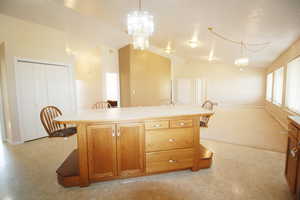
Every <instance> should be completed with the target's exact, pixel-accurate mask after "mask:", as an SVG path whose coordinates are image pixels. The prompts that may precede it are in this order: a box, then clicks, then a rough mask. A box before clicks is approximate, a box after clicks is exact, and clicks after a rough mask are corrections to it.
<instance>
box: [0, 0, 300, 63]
mask: <svg viewBox="0 0 300 200" xmlns="http://www.w3.org/2000/svg"><path fill="white" fill-rule="evenodd" d="M137 7H138V0H1V1H0V13H3V14H6V15H10V16H14V17H18V18H22V19H24V20H30V21H33V22H36V23H40V24H44V25H47V26H50V27H53V28H57V29H60V30H64V31H66V32H69V33H70V34H77V35H80V36H83V37H85V38H86V39H87V40H92V41H93V42H95V43H97V42H99V43H100V42H101V43H104V44H106V45H109V46H112V47H115V48H119V47H122V46H124V45H126V44H128V43H129V42H130V37H129V36H128V35H127V34H126V15H127V13H128V12H130V11H132V10H135V9H136V8H137ZM142 8H143V9H144V10H147V11H149V12H150V13H151V14H152V15H153V16H154V21H155V33H154V35H153V36H152V37H151V41H150V42H151V45H154V46H156V47H158V48H165V47H166V45H167V44H168V43H170V44H171V47H172V49H174V50H175V53H174V54H175V55H178V56H180V57H183V58H186V59H191V60H207V58H208V55H209V54H210V53H211V52H212V51H213V54H214V55H213V56H214V57H215V58H216V59H218V60H219V62H224V63H229V64H230V63H233V62H234V59H235V58H237V57H239V54H240V47H239V46H238V45H235V44H231V43H228V42H226V41H223V40H221V39H219V38H216V37H214V36H212V35H211V34H210V33H209V32H208V30H207V28H208V27H214V30H215V31H216V32H218V33H221V34H222V35H224V36H226V37H228V38H231V39H234V40H238V41H241V40H243V41H246V42H251V43H261V42H270V45H268V46H267V47H266V48H264V49H263V50H262V51H259V52H256V53H253V52H247V54H248V56H249V58H250V66H253V67H266V66H267V65H268V64H270V63H271V62H272V61H273V60H274V59H275V58H276V57H277V56H279V55H280V53H281V52H283V51H284V50H285V49H286V48H287V47H288V46H290V45H291V44H292V43H293V42H294V41H295V40H296V39H298V38H299V37H300V1H299V0H249V1H241V0H226V1H224V0H210V1H207V0H143V1H142ZM1 28H2V27H1ZM193 37H197V38H198V40H199V41H200V46H199V47H198V48H194V49H192V48H190V47H189V46H188V45H187V43H186V42H187V41H188V40H190V39H192V38H193ZM256 49H257V47H253V48H252V50H256Z"/></svg>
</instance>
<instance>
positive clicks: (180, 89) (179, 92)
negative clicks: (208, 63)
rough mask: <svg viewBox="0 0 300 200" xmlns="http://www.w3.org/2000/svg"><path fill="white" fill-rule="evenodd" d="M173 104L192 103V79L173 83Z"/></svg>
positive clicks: (178, 80)
mask: <svg viewBox="0 0 300 200" xmlns="http://www.w3.org/2000/svg"><path fill="white" fill-rule="evenodd" d="M174 92H175V94H174V96H175V102H176V103H178V104H192V103H193V102H194V101H193V100H194V94H193V92H194V85H193V80H192V79H177V80H176V81H175V91H174Z"/></svg>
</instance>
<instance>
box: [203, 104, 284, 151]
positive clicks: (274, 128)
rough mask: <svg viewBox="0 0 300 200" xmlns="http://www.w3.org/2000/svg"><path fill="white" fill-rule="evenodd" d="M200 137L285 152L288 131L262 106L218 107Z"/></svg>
mask: <svg viewBox="0 0 300 200" xmlns="http://www.w3.org/2000/svg"><path fill="white" fill-rule="evenodd" d="M200 134H201V138H203V139H210V140H216V141H222V142H227V143H232V144H239V145H245V146H249V147H255V148H260V149H266V150H271V151H277V152H285V151H286V145H287V131H286V130H284V128H283V127H282V126H280V124H279V123H278V122H277V121H276V120H275V119H273V118H272V117H271V115H269V114H268V113H267V112H266V111H265V109H263V108H255V107H253V108H246V107H244V108H241V107H239V108H237V107H236V108H234V107H227V108H216V113H215V115H214V116H213V117H212V118H211V121H210V122H209V127H208V128H203V129H201V130H200Z"/></svg>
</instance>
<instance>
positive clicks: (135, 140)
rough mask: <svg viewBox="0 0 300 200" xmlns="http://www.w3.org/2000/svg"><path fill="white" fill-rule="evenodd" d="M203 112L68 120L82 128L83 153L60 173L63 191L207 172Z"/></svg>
mask: <svg viewBox="0 0 300 200" xmlns="http://www.w3.org/2000/svg"><path fill="white" fill-rule="evenodd" d="M212 114H213V113H212V112H211V111H207V110H203V109H202V108H200V107H199V106H158V107H140V108H138V107H136V108H113V109H109V110H107V111H88V112H85V113H80V114H78V113H77V114H70V115H64V116H61V117H59V118H57V119H56V120H57V121H58V122H60V123H72V124H77V129H78V133H77V143H78V149H76V150H74V151H73V152H72V153H71V154H70V156H69V157H68V158H67V159H66V160H65V162H64V163H63V164H62V165H61V166H60V167H59V169H58V170H57V176H58V181H59V183H60V184H61V185H63V186H66V187H68V186H88V185H89V184H90V183H92V182H97V181H104V180H111V179H118V178H127V177H136V176H144V175H150V174H154V173H162V172H169V171H174V170H181V169H191V170H193V171H197V170H199V169H201V168H208V167H210V165H211V162H212V153H211V152H210V151H208V150H207V149H206V148H205V147H203V146H202V145H201V144H200V140H199V138H200V135H199V134H200V131H199V120H200V117H201V116H207V115H212Z"/></svg>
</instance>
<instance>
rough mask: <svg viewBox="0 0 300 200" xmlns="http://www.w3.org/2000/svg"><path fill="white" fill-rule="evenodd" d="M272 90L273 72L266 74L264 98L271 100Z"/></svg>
mask: <svg viewBox="0 0 300 200" xmlns="http://www.w3.org/2000/svg"><path fill="white" fill-rule="evenodd" d="M272 92H273V72H272V73H269V74H268V75H267V91H266V100H268V101H272Z"/></svg>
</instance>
